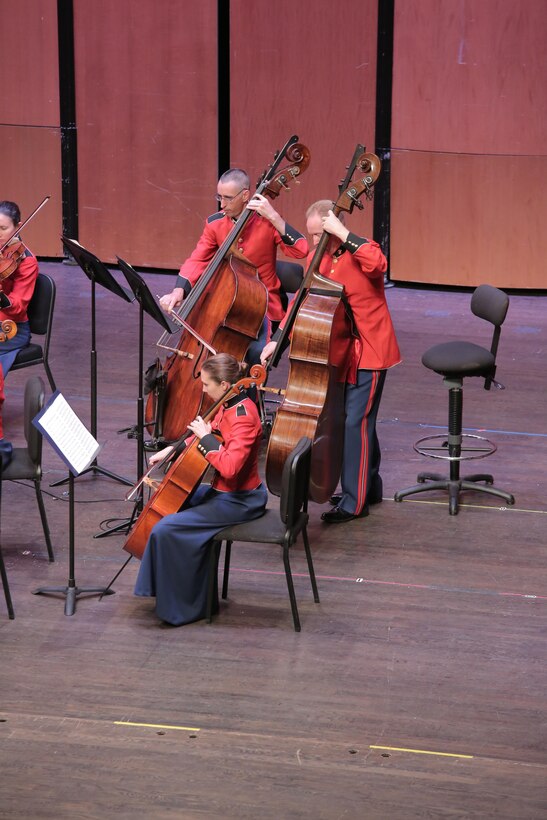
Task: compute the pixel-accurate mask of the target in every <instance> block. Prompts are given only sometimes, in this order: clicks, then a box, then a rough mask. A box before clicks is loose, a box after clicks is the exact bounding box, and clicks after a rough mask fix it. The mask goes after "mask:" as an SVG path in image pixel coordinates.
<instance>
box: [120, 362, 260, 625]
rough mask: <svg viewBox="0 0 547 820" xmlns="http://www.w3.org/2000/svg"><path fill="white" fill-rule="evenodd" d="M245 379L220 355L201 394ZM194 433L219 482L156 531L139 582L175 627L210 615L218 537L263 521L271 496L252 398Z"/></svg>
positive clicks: (139, 590)
mask: <svg viewBox="0 0 547 820" xmlns="http://www.w3.org/2000/svg"><path fill="white" fill-rule="evenodd" d="M242 375H243V374H242V368H241V366H240V364H239V362H238V361H237V360H236V359H235V358H234V357H233V356H230V355H228V354H227V353H218V354H217V355H216V356H212V357H211V358H210V359H207V361H206V362H204V364H203V366H202V369H201V381H202V384H203V391H204V392H205V393H206V394H207V395H208V396H209V397H210V398H211V399H213V401H219V400H220V399H222V396H224V395H225V394H226V393H227V391H228V390H229V388H230V387H231V385H233V384H235V383H236V382H237V381H238V380H239V379H240V378H241V377H242ZM189 429H190V430H191V432H192V433H193V434H194V436H196V437H197V438H198V439H200V443H199V446H198V449H199V451H200V452H201V454H202V455H203V456H204V457H205V459H206V460H207V461H208V462H209V463H210V464H211V466H212V467H214V468H215V470H216V475H215V478H214V480H213V482H212V484H211V485H208V484H202V485H201V486H200V487H198V488H197V490H196V491H195V492H194V494H193V495H192V497H191V498H190V500H189V501H188V502H187V503H186V505H185V506H184V508H183V509H182V511H181V512H177V513H173V514H171V515H166V516H165V517H164V518H162V519H161V520H160V521H159V522H158V523H157V524H156V525H155V526H154V527H153V529H152V531H151V534H150V537H149V539H148V543H147V545H146V549H145V551H144V554H143V557H142V563H141V566H140V570H139V574H138V577H137V582H136V585H135V595H143V596H155V598H156V614H157V615H158V617H159V618H161V620H163V621H166V622H167V623H169V624H173V625H174V626H181V625H182V624H187V623H190V622H192V621H197V620H199V619H200V618H204V617H205V615H206V605H207V580H208V567H209V549H210V546H211V539H212V538H213V536H215V535H216V533H217V532H220V530H222V529H223V528H224V527H227V526H229V525H231V524H237V523H241V522H243V521H250V520H252V519H254V518H259V517H260V516H261V515H263V513H264V510H265V507H266V501H267V498H268V493H267V491H266V488H265V487H264V486H263V484H262V482H261V479H260V476H259V474H258V465H257V463H258V452H259V449H260V444H261V440H262V426H261V423H260V419H259V416H258V411H257V408H256V405H255V403H254V402H253V401H252V400H251V399H250V398H249V397H248V396H246V395H245V394H244V393H243V394H239V395H237V396H235V397H234V398H232V399H230V400H228V401H226V402H225V403H223V404H222V405H221V406H220V409H219V410H218V412H217V413H216V415H215V416H214V418H213V419H212V421H211V422H210V423H206V422H205V421H204V420H203V419H202V418H201V416H198V417H197V418H196V419H195V420H194V421H193V422H192V423H191V424H190V425H189ZM215 433H217V434H220V436H221V439H219V438H218V437H217V435H215ZM190 441H191V439H186V440H185V441H182V442H181V443H180V444H179V445H178V446H175V447H171V448H166V449H165V450H163V451H161V452H159V453H156V454H154V455H153V456H152V458H151V459H150V463H152V464H153V463H156V462H158V461H160V460H161V459H164V458H165V457H166V456H167V455H169V454H170V453H171V452H172V454H173V456H175V455H178V454H180V453H182V452H183V449H184V447H185V446H187V444H188V443H189V442H190ZM217 605H218V602H217Z"/></svg>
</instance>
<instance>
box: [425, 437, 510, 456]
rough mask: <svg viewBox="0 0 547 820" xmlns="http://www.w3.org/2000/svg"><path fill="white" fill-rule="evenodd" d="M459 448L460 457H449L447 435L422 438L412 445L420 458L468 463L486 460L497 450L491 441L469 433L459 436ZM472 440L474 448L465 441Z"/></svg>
mask: <svg viewBox="0 0 547 820" xmlns="http://www.w3.org/2000/svg"><path fill="white" fill-rule="evenodd" d="M461 439H462V442H461V448H460V455H458V456H453V455H450V453H449V449H448V433H439V434H437V435H434V436H424V438H421V439H418V441H417V442H416V443H415V444H414V445H413V447H414V450H415V451H416V452H417V453H420V455H422V456H427V457H428V458H440V459H443V460H444V461H470V460H471V459H475V458H487V456H491V455H492V453H495V452H496V450H497V449H498V448H497V447H496V445H495V444H494V442H493V441H489V440H488V439H487V438H484V436H476V435H473V434H471V433H462V434H461ZM470 439H472V440H473V442H476V445H475V446H471V445H472V443H473V442H471V441H469V445H467V440H470Z"/></svg>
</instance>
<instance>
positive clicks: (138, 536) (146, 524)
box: [123, 364, 266, 558]
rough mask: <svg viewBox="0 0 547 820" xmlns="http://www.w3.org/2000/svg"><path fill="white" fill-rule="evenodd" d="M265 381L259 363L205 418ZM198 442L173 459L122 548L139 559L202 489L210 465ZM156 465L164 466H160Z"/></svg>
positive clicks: (192, 443) (130, 496) (263, 372)
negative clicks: (167, 520)
mask: <svg viewBox="0 0 547 820" xmlns="http://www.w3.org/2000/svg"><path fill="white" fill-rule="evenodd" d="M265 379H266V369H265V368H264V367H262V365H259V364H256V365H253V367H251V369H250V371H249V376H245V377H244V378H242V379H239V381H238V382H236V383H235V384H233V385H232V386H231V387H230V388H229V390H228V391H227V392H226V393H225V394H224V395H223V396H222V397H221V398H220V399H219V400H218V401H217V402H215V403H214V404H213V405H212V407H210V408H209V410H208V411H207V413H206V414H205V415H204V416H203V420H204V421H209V420H210V419H212V418H213V417H214V415H215V413H216V412H217V410H218V409H219V407H220V406H221V405H222V404H223V403H224V402H226V401H228V400H229V399H231V398H232V397H233V396H237V395H238V393H241V392H243V391H244V390H248V389H249V388H250V387H258V386H259V385H261V384H263V383H264V381H265ZM198 444H199V439H198V438H197V437H195V438H194V439H193V440H192V441H191V442H190V444H189V445H188V446H187V447H186V449H184V450H183V452H182V453H181V454H180V455H179V456H178V457H177V458H176V459H175V460H174V462H173V464H171V466H170V467H169V469H168V471H167V473H166V474H165V477H164V479H163V480H162V482H161V483H160V484H159V486H158V487H157V488H156V489H155V492H154V494H153V495H152V497H151V498H150V499H149V501H148V502H147V504H146V505H145V507H144V509H143V510H142V512H141V513H140V515H139V517H138V518H137V520H136V521H135V524H134V526H133V528H132V530H131V532H130V533H129V535H128V537H127V539H126V541H125V544H124V546H123V549H124V550H125V551H126V552H128V553H129V554H130V556H132V555H134V556H135V557H136V558H142V555H143V553H144V550H145V547H146V544H147V542H148V537H149V535H150V532H151V530H152V527H153V526H154V524H156V523H157V522H158V521H159V520H160V519H161V518H163V517H164V516H165V515H169V513H175V512H178V511H179V510H180V508H181V507H182V506H183V505H184V503H185V502H186V501H187V500H188V499H189V498H190V497H191V496H192V493H193V492H194V490H195V489H196V488H197V487H198V486H199V484H200V482H201V479H202V478H203V476H204V475H205V473H206V471H207V470H208V469H209V467H210V466H211V465H210V464H209V462H208V461H207V459H206V458H205V457H204V456H203V455H201V453H200V452H199V450H198ZM170 457H171V453H169V454H168V455H167V457H166V458H165V459H164V463H165V462H167V461H168V460H169V458H170ZM157 466H161V463H160V465H157ZM150 472H151V470H149V471H148V473H146V474H145V475H144V476H143V477H142V478H141V480H140V481H139V482H138V484H137V485H136V486H135V487H134V488H133V489H132V490H131V491H130V492H129V493H128V494H127V496H126V499H127V500H130V499H131V498H132V497H133V495H134V493H135V492H136V491H137V490H138V489H139V487H140V486H141V485H142V484H143V483H144V484H149V485H151V484H152V482H151V481H150V479H149V475H150Z"/></svg>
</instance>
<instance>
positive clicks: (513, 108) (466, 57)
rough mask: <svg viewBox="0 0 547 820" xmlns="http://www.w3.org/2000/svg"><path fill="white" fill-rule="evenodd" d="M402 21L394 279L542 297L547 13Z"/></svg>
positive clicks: (437, 6)
mask: <svg viewBox="0 0 547 820" xmlns="http://www.w3.org/2000/svg"><path fill="white" fill-rule="evenodd" d="M395 15H396V16H395V41H394V81H393V128H392V145H393V146H394V149H393V155H392V175H391V195H392V207H391V213H392V218H391V278H392V279H396V280H405V281H412V282H432V283H440V284H453V285H476V284H479V283H480V282H481V281H488V282H492V283H493V284H499V285H501V286H503V287H517V288H526V287H528V288H545V274H544V268H545V263H544V259H545V256H546V252H547V240H546V239H545V231H543V229H542V227H541V226H542V225H543V224H545V221H546V220H547V200H546V197H545V190H546V183H547V175H546V171H547V162H546V158H545V157H546V151H545V146H546V144H547V141H546V137H547V125H546V124H547V58H546V54H547V51H546V49H545V42H546V41H547V4H546V3H545V2H543V0H523V2H521V3H514V2H512V1H511V0H465V2H459V3H454V2H449V0H405V2H404V3H396V4H395ZM424 152H430V154H429V156H427V154H426V153H424Z"/></svg>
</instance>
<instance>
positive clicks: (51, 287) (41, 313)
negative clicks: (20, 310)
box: [27, 273, 55, 336]
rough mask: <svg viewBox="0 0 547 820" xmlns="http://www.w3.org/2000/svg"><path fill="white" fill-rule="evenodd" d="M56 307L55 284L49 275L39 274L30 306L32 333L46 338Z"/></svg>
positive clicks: (29, 315)
mask: <svg viewBox="0 0 547 820" xmlns="http://www.w3.org/2000/svg"><path fill="white" fill-rule="evenodd" d="M54 305H55V282H54V281H53V279H52V278H51V276H48V275H47V273H39V274H38V277H37V279H36V285H35V286H34V293H33V294H32V299H31V300H30V302H29V306H28V311H27V313H28V319H29V325H30V332H31V333H36V334H37V335H38V336H44V335H45V334H46V333H47V331H48V328H49V326H50V323H51V316H52V315H53V307H54Z"/></svg>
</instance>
